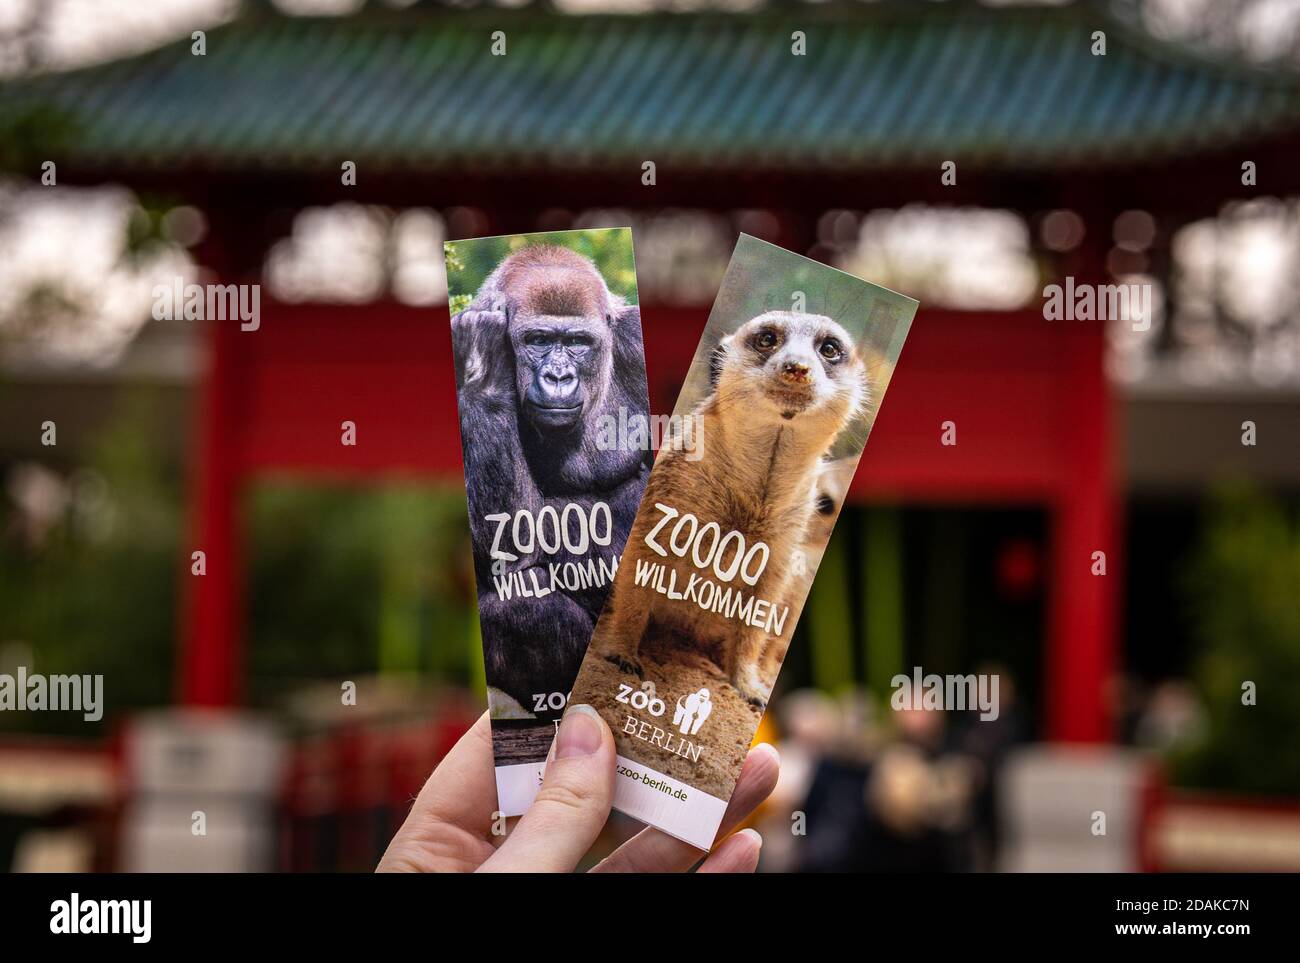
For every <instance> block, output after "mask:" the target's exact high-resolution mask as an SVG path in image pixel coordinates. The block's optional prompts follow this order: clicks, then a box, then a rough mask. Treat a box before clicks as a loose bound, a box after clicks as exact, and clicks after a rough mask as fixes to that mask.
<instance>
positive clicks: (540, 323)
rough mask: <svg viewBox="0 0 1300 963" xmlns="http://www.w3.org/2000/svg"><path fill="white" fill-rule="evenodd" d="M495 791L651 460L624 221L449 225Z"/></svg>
mask: <svg viewBox="0 0 1300 963" xmlns="http://www.w3.org/2000/svg"><path fill="white" fill-rule="evenodd" d="M445 254H446V261H447V286H448V302H449V307H450V310H451V334H452V354H453V359H454V362H455V367H456V401H457V406H458V408H459V413H460V433H461V450H462V453H463V456H464V462H465V491H466V494H467V496H468V501H469V521H470V536H471V541H472V545H473V554H474V574H475V582H476V586H477V594H478V610H479V628H480V630H481V633H482V637H483V656H484V665H485V673H486V677H487V686H488V711H489V715H490V717H491V719H492V750H493V755H494V757H495V761H496V782H497V798H498V804H499V806H500V808H501V812H502V813H504V814H505V815H507V816H515V815H519V814H520V813H522V812H524V810H526V809H527V808H528V806H529V805H530V804H531V803H532V800H533V797H534V796H535V795H536V794H537V788H538V786H539V785H540V783H541V778H542V769H543V766H544V764H545V761H546V756H547V752H548V750H549V749H550V746H551V741H552V739H553V737H554V734H555V725H556V723H557V722H558V720H559V717H560V714H561V712H562V711H563V709H564V707H565V704H566V702H567V700H568V695H569V689H570V687H571V686H572V684H573V679H574V677H575V676H576V675H577V672H578V665H579V663H580V662H581V661H582V654H583V652H585V651H586V648H587V643H588V641H589V640H590V638H591V630H592V627H593V626H594V625H595V623H596V618H597V616H598V615H599V614H600V611H601V608H602V606H603V605H604V602H605V597H606V595H608V593H609V590H610V587H611V584H612V582H613V578H614V574H615V572H617V571H618V568H619V558H620V555H621V553H622V551H623V545H624V543H625V542H626V541H627V536H628V531H629V529H630V528H631V526H632V520H633V518H634V517H635V515H636V509H637V505H638V504H639V503H640V501H641V493H642V491H643V489H644V488H645V482H646V477H647V475H648V472H649V468H650V462H651V458H652V456H651V450H650V439H649V432H648V430H647V428H648V404H647V401H646V374H645V352H644V349H643V347H642V341H641V315H640V311H639V309H638V308H637V290H636V267H635V262H634V259H633V253H632V232H631V230H630V229H628V228H618V229H612V230H593V231H563V232H556V233H550V234H524V235H513V236H505V237H487V238H476V239H473V240H466V241H452V242H448V243H447V245H446V248H445Z"/></svg>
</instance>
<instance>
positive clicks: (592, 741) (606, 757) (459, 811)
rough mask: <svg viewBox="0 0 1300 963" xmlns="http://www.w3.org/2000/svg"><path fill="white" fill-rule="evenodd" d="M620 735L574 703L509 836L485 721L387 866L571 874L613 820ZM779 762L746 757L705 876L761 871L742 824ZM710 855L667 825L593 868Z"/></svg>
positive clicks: (686, 865)
mask: <svg viewBox="0 0 1300 963" xmlns="http://www.w3.org/2000/svg"><path fill="white" fill-rule="evenodd" d="M614 767H615V753H614V736H613V734H612V733H611V732H610V731H609V726H607V725H606V724H605V720H604V719H602V718H601V717H600V716H599V715H598V714H597V713H596V711H595V710H594V709H592V708H591V707H590V706H584V705H577V706H570V707H569V709H568V711H566V712H565V714H564V719H563V720H562V721H561V723H560V728H559V731H558V733H557V734H556V737H555V746H554V750H553V754H552V758H551V760H550V761H549V762H548V763H547V764H546V777H545V779H544V780H543V782H542V787H541V789H540V790H539V791H538V793H537V799H536V800H535V801H534V802H533V805H532V806H531V807H530V808H529V810H528V812H526V813H524V815H523V816H521V817H520V818H519V821H518V823H517V825H516V826H515V827H514V828H513V829H512V830H511V831H510V832H509V833H508V834H507V835H505V836H497V835H495V834H493V832H492V823H493V816H494V810H496V807H497V797H496V780H495V776H494V774H493V768H492V730H491V726H490V724H489V722H488V717H487V713H484V714H483V715H482V716H480V717H479V720H478V722H476V723H475V724H474V726H473V728H471V729H470V730H469V732H467V733H465V735H464V736H462V737H461V739H460V741H459V742H457V743H456V745H455V746H454V747H453V748H452V750H451V751H450V752H449V753H447V755H446V757H445V758H444V759H443V760H442V762H440V763H439V764H438V766H437V768H436V769H434V771H433V775H431V776H430V777H429V779H428V781H427V782H426V783H425V784H424V788H423V789H422V790H420V795H419V797H418V798H417V799H416V800H415V805H414V806H412V807H411V812H410V814H409V815H407V817H406V821H405V822H404V823H403V824H402V827H401V828H400V829H399V830H398V831H397V834H396V835H395V836H394V837H393V841H392V842H391V843H389V845H388V851H387V852H385V853H384V856H383V859H381V860H380V861H379V867H378V870H377V871H378V872H381V873H384V872H394V873H401V872H406V873H435V872H473V871H478V870H482V871H484V872H534V873H536V872H541V873H547V872H551V873H567V872H571V871H572V870H573V869H574V868H575V867H576V866H577V865H578V861H579V860H581V859H582V857H583V856H584V855H585V854H586V852H587V850H588V849H590V848H591V844H592V843H593V842H594V841H595V839H596V837H597V835H599V833H600V830H601V828H602V827H603V826H604V825H605V821H606V819H608V818H609V809H610V803H611V802H612V800H613V798H614ZM779 769H780V759H779V757H778V755H777V752H776V750H775V749H773V748H772V747H771V746H769V745H767V744H763V745H758V746H755V747H754V748H753V749H751V750H750V752H749V756H748V757H747V758H746V759H745V765H744V768H743V769H742V770H741V772H740V779H739V780H738V781H737V782H736V791H735V792H734V793H733V794H732V797H731V803H730V804H729V805H728V806H727V811H726V814H725V815H724V816H723V818H722V825H721V826H720V827H719V830H718V839H719V840H721V841H720V842H716V843H715V845H714V847H713V851H712V852H711V853H710V854H709V855H708V856H707V858H705V859H704V862H703V863H702V864H701V865H700V869H699V871H700V872H702V873H752V872H753V871H754V869H755V867H756V866H757V865H758V853H759V848H760V846H761V845H762V839H761V838H760V837H759V835H758V833H756V832H754V830H752V829H746V830H743V831H741V832H739V833H734V834H732V831H733V830H734V829H735V828H736V826H737V825H738V824H739V823H740V822H742V821H743V820H744V819H745V817H746V816H748V815H749V814H750V813H751V812H753V811H754V809H755V808H756V807H757V806H758V804H759V803H761V802H762V801H763V800H764V799H766V798H767V797H768V796H769V795H770V794H771V792H772V790H773V789H774V788H775V787H776V777H777V773H778V771H779ZM700 858H701V853H700V851H699V850H698V849H696V848H695V847H694V846H691V845H690V844H689V843H684V842H682V841H681V840H679V839H674V838H673V837H672V836H669V835H668V834H667V833H664V832H661V831H660V830H658V829H643V830H642V831H641V832H639V833H638V834H637V835H635V836H633V837H632V838H631V839H629V840H628V841H627V842H625V843H624V844H623V845H622V846H620V847H619V848H618V849H616V850H615V851H614V852H613V853H611V854H610V855H609V856H608V857H606V858H605V859H604V860H602V861H601V862H600V863H599V864H598V865H597V866H596V867H595V868H594V869H593V870H592V872H598V873H610V872H639V873H669V872H684V871H686V870H688V869H690V868H691V867H692V866H694V865H695V864H696V863H697V862H699V860H700Z"/></svg>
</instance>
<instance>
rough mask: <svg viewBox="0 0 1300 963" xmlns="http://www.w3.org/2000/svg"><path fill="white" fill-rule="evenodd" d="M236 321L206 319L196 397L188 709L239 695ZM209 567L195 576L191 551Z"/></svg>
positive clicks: (184, 692)
mask: <svg viewBox="0 0 1300 963" xmlns="http://www.w3.org/2000/svg"><path fill="white" fill-rule="evenodd" d="M238 336H239V321H238V320H233V321H208V322H207V331H206V332H205V337H206V340H207V344H208V350H209V358H208V365H209V367H208V371H207V374H206V377H205V378H204V380H203V389H202V396H201V398H200V399H199V405H198V418H197V431H196V433H195V437H196V441H197V452H196V455H197V457H195V458H194V459H193V462H192V472H193V475H192V479H191V487H190V490H191V492H192V493H193V497H192V501H191V508H190V510H191V512H192V518H191V521H190V533H191V534H190V543H189V544H188V545H187V546H186V547H185V553H184V554H185V569H184V572H183V574H182V578H184V579H187V580H188V591H187V592H186V593H185V607H184V610H183V616H182V617H183V620H184V621H183V623H182V626H181V650H180V672H179V685H180V699H181V701H182V702H183V703H184V704H185V705H191V706H228V705H231V704H233V703H234V702H235V701H236V700H237V699H238V697H239V690H240V686H239V684H238V680H239V679H240V678H241V677H242V666H241V664H240V661H241V660H240V658H239V651H240V638H239V636H240V628H241V624H242V619H241V617H240V615H241V613H240V605H239V595H240V582H241V579H242V569H241V567H240V566H241V564H242V558H241V553H240V551H239V549H240V527H239V526H240V520H239V512H238V500H239V483H240V476H241V465H240V448H239V444H238V432H239V427H240V422H239V413H238V410H237V401H238V378H237V371H236V364H237V358H236V348H235V345H234V339H235V338H237V337H238ZM197 551H201V552H203V553H204V555H205V564H206V572H205V574H203V575H195V574H193V562H192V553H193V552H197Z"/></svg>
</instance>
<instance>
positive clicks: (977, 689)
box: [889, 665, 1000, 722]
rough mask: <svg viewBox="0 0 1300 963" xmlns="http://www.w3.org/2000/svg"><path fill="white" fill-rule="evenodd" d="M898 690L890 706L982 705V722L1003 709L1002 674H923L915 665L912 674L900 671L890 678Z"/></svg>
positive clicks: (929, 708) (955, 708)
mask: <svg viewBox="0 0 1300 963" xmlns="http://www.w3.org/2000/svg"><path fill="white" fill-rule="evenodd" d="M889 686H890V688H891V689H893V690H894V694H893V695H892V696H890V697H889V704H890V706H891V707H892V708H893V709H895V710H898V711H901V710H904V709H921V710H926V711H931V712H936V711H938V712H945V711H946V712H965V711H966V710H967V709H978V710H979V713H980V721H981V722H992V721H994V720H995V719H997V717H998V714H999V712H1000V708H999V705H998V677H997V676H996V675H994V674H990V673H986V672H980V673H975V672H972V673H970V674H968V675H936V674H934V673H931V674H930V675H923V674H922V672H921V667H920V666H919V665H918V666H913V667H912V674H911V675H903V674H901V673H900V674H898V675H896V676H894V677H893V678H892V679H890V680H889Z"/></svg>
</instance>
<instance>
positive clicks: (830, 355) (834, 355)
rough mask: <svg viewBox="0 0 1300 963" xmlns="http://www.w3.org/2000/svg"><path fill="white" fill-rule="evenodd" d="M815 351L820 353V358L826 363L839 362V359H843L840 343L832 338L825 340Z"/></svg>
mask: <svg viewBox="0 0 1300 963" xmlns="http://www.w3.org/2000/svg"><path fill="white" fill-rule="evenodd" d="M817 350H818V351H820V352H821V356H822V357H823V358H825V359H826V360H827V361H839V360H840V358H842V357H844V349H843V348H841V347H840V343H839V342H838V341H836V340H835V339H834V338H827V339H826V340H825V341H823V342H822V343H821V347H820V348H818V349H817Z"/></svg>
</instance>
